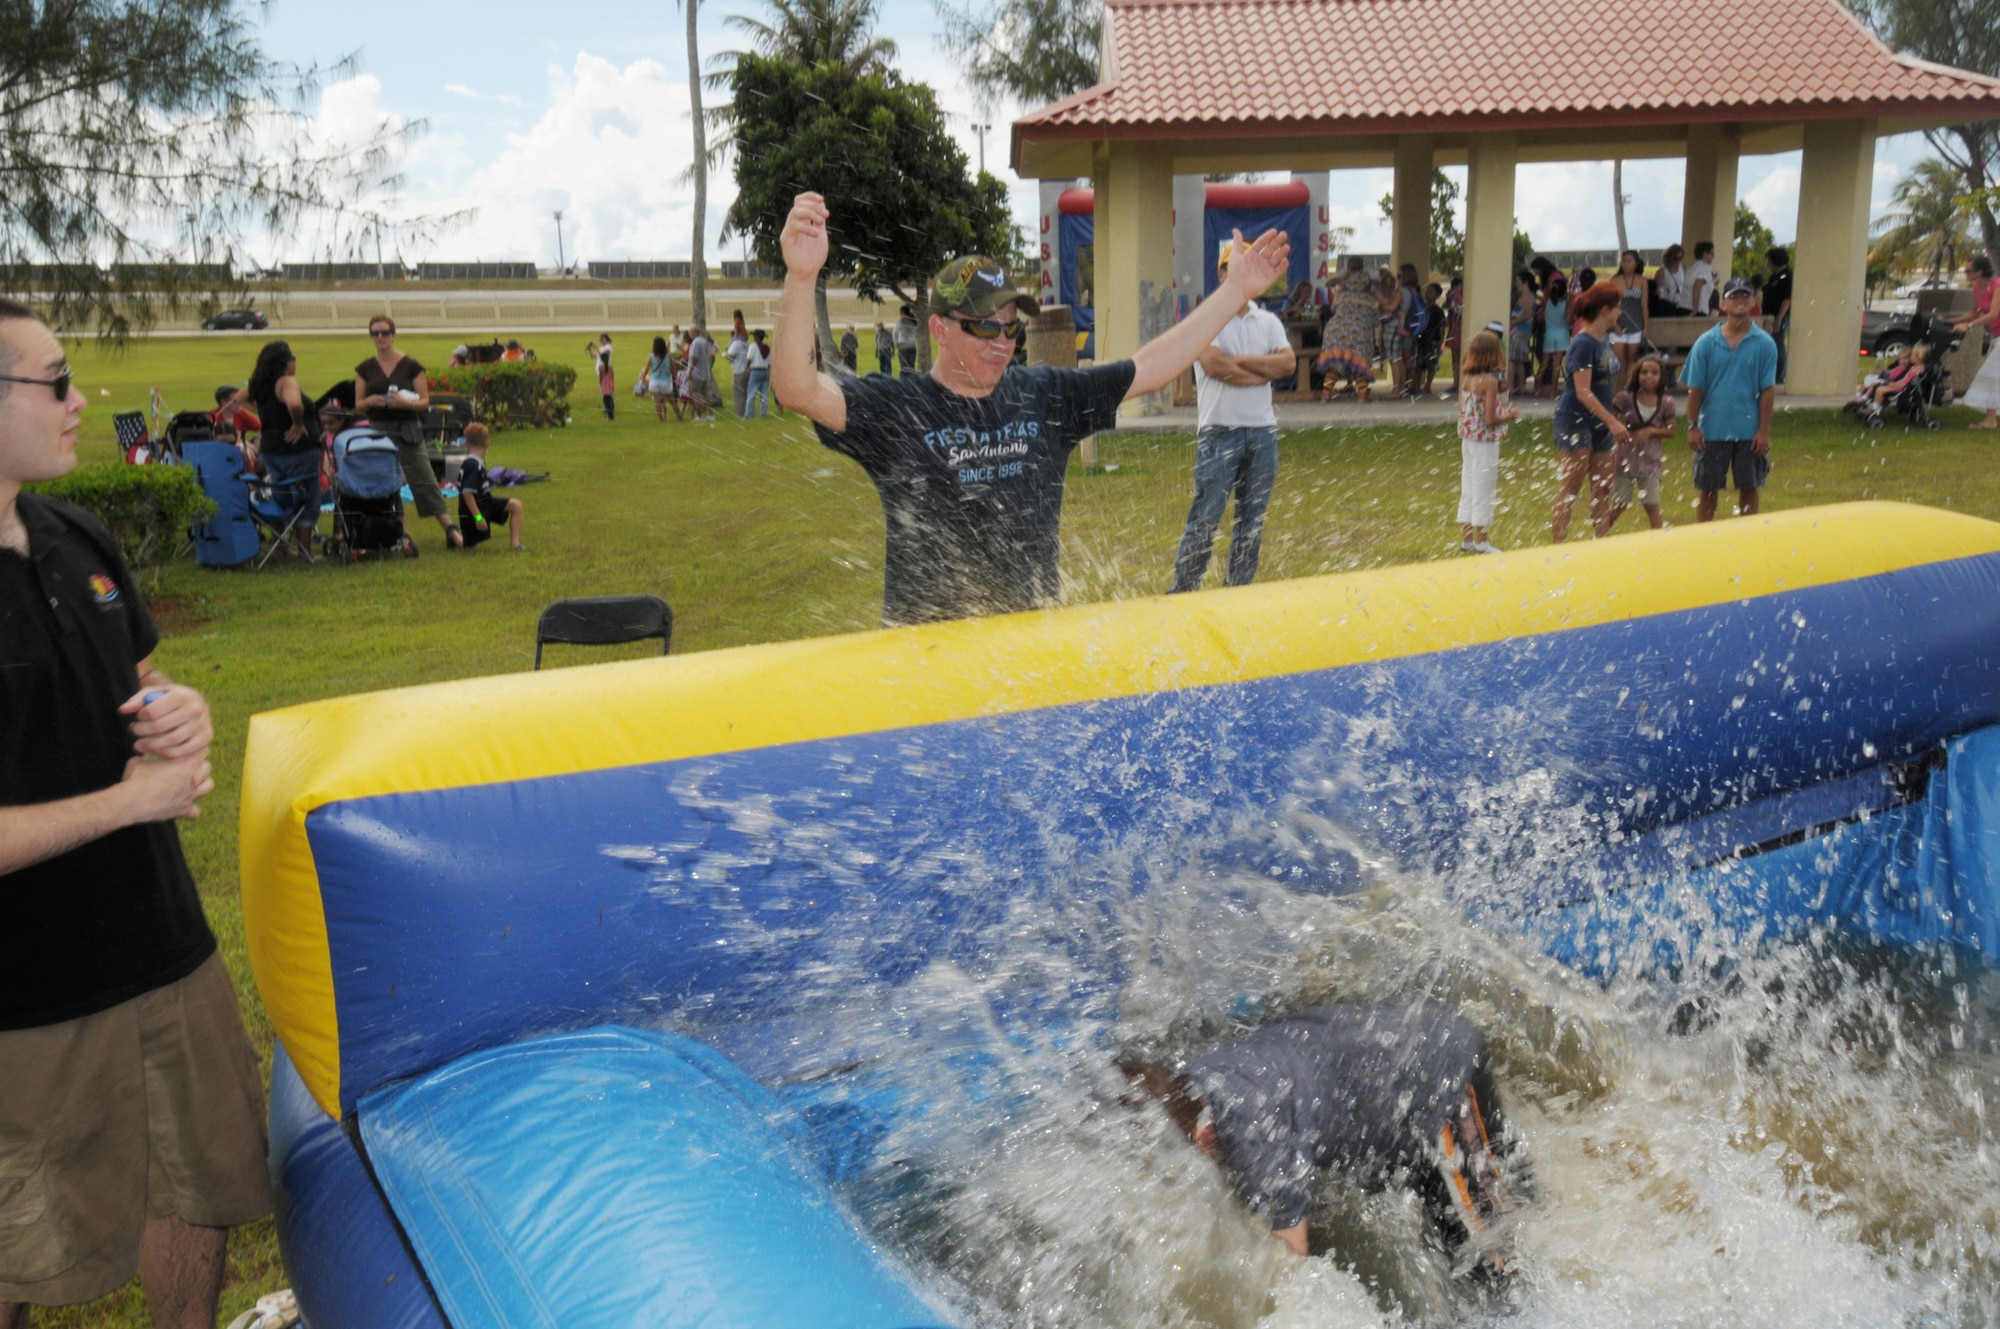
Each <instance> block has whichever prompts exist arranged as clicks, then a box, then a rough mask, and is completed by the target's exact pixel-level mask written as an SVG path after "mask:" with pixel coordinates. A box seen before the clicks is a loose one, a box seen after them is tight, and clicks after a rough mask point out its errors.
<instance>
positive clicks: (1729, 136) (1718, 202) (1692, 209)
mask: <svg viewBox="0 0 2000 1329" xmlns="http://www.w3.org/2000/svg"><path fill="white" fill-rule="evenodd" d="M1739 145H1740V140H1739V139H1738V138H1737V136H1736V135H1735V134H1734V133H1732V132H1730V131H1729V130H1728V129H1727V128H1726V127H1724V126H1722V125H1693V126H1690V127H1689V129H1688V155H1687V182H1686V184H1685V185H1683V186H1682V190H1681V246H1682V247H1683V248H1684V249H1686V250H1687V261H1688V262H1689V263H1690V264H1692V263H1693V262H1694V247H1695V246H1696V245H1698V244H1700V243H1701V242H1702V241H1704V240H1712V241H1714V242H1715V255H1716V259H1717V260H1718V261H1717V263H1716V271H1718V272H1721V273H1724V274H1726V273H1727V272H1728V271H1729V253H1730V249H1731V248H1732V247H1733V246H1734V245H1735V243H1736V165H1737V161H1738V154H1739V151H1740V146H1739Z"/></svg>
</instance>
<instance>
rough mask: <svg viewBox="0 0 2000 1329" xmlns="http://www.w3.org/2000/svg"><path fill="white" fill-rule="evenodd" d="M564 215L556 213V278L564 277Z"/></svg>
mask: <svg viewBox="0 0 2000 1329" xmlns="http://www.w3.org/2000/svg"><path fill="white" fill-rule="evenodd" d="M563 267H564V263H563V247H562V213H561V212H560V211H558V212H557V213H556V276H558V277H560V276H562V275H563Z"/></svg>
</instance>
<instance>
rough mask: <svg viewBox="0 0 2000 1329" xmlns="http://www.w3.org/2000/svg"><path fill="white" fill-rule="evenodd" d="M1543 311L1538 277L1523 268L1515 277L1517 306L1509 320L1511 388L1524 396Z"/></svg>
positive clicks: (1509, 378)
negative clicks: (1536, 327) (1535, 338)
mask: <svg viewBox="0 0 2000 1329" xmlns="http://www.w3.org/2000/svg"><path fill="white" fill-rule="evenodd" d="M1540 311H1541V294H1540V292H1539V291H1537V290H1536V289H1535V274H1534V273H1533V272H1532V271H1531V270H1529V269H1527V268H1522V269H1521V270H1520V271H1519V272H1517V273H1515V274H1514V304H1513V308H1512V309H1511V310H1510V311H1509V317H1508V319H1507V363H1508V368H1509V376H1508V386H1510V387H1511V388H1512V389H1513V390H1514V391H1515V392H1522V391H1525V390H1526V389H1527V386H1528V364H1529V362H1530V361H1531V360H1533V359H1534V350H1535V347H1534V329H1535V316H1536V314H1538V313H1539V312H1540Z"/></svg>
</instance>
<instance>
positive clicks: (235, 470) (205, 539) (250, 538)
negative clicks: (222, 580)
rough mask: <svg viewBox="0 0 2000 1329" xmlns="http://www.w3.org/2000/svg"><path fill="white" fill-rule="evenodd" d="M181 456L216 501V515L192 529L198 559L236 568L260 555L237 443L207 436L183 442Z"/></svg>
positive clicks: (212, 565) (205, 563)
mask: <svg viewBox="0 0 2000 1329" xmlns="http://www.w3.org/2000/svg"><path fill="white" fill-rule="evenodd" d="M181 459H182V460H183V461H185V462H186V463H187V464H188V465H190V466H192V467H194V473H195V476H196V478H197V479H199V480H200V481H201V491H202V492H203V493H204V494H207V495H208V497H209V499H210V500H211V501H212V502H213V503H214V504H215V515H214V516H213V517H210V518H209V519H208V520H207V521H205V522H202V523H201V524H200V525H198V526H196V527H195V528H194V530H193V532H192V534H193V535H194V561H195V562H196V563H199V564H200V565H201V566H202V567H205V568H234V567H241V566H242V565H243V564H245V563H248V562H249V561H250V560H251V559H253V558H255V557H257V545H258V540H257V523H256V520H255V519H254V518H253V517H252V516H251V515H250V490H249V489H248V488H247V487H246V486H245V485H244V483H243V454H242V453H241V452H240V451H238V450H237V447H236V445H235V444H234V443H217V442H215V441H214V440H212V439H205V440H202V441H200V442H190V443H187V444H185V445H183V446H182V448H181Z"/></svg>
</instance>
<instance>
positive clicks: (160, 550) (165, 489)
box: [28, 462, 215, 581]
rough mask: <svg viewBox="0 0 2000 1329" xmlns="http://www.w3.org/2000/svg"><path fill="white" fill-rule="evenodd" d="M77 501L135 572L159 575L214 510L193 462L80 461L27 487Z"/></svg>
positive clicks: (136, 574) (37, 491) (50, 495)
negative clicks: (59, 474) (120, 549)
mask: <svg viewBox="0 0 2000 1329" xmlns="http://www.w3.org/2000/svg"><path fill="white" fill-rule="evenodd" d="M28 488H29V489H31V490H33V491H34V492H35V493H38V494H46V495H47V496H48V497H50V498H60V499H64V500H66V501H68V502H71V503H74V504H76V505H77V506H78V507H80V508H82V509H83V510H84V511H85V512H88V513H89V514H90V515H91V516H93V517H95V518H97V519H98V520H99V521H101V522H103V523H104V529H106V530H107V531H110V532H111V534H112V536H113V537H114V538H115V539H116V540H117V541H118V543H119V545H121V546H122V547H123V548H124V551H125V564H126V566H127V567H129V568H131V569H132V575H134V576H135V577H141V578H144V579H146V580H149V581H150V580H154V579H156V578H157V577H158V576H159V572H160V569H161V568H163V567H165V566H166V563H167V560H168V559H170V558H172V557H173V556H174V554H175V553H176V552H177V551H178V550H179V549H180V547H181V545H182V543H183V542H184V541H186V539H187V538H188V527H189V526H190V525H191V524H193V523H195V522H201V521H207V520H208V519H209V518H210V517H213V516H214V515H215V504H214V503H213V502H212V501H210V499H209V497H208V495H207V494H204V493H202V492H201V481H200V480H198V479H197V478H196V477H195V473H194V467H192V466H127V465H125V464H124V463H123V462H112V463H109V464H105V465H94V466H79V467H77V468H76V469H75V470H74V471H71V472H70V473H69V474H68V475H65V476H63V477H62V478H61V479H60V480H44V481H41V482H40V483H37V484H32V485H29V486H28Z"/></svg>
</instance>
